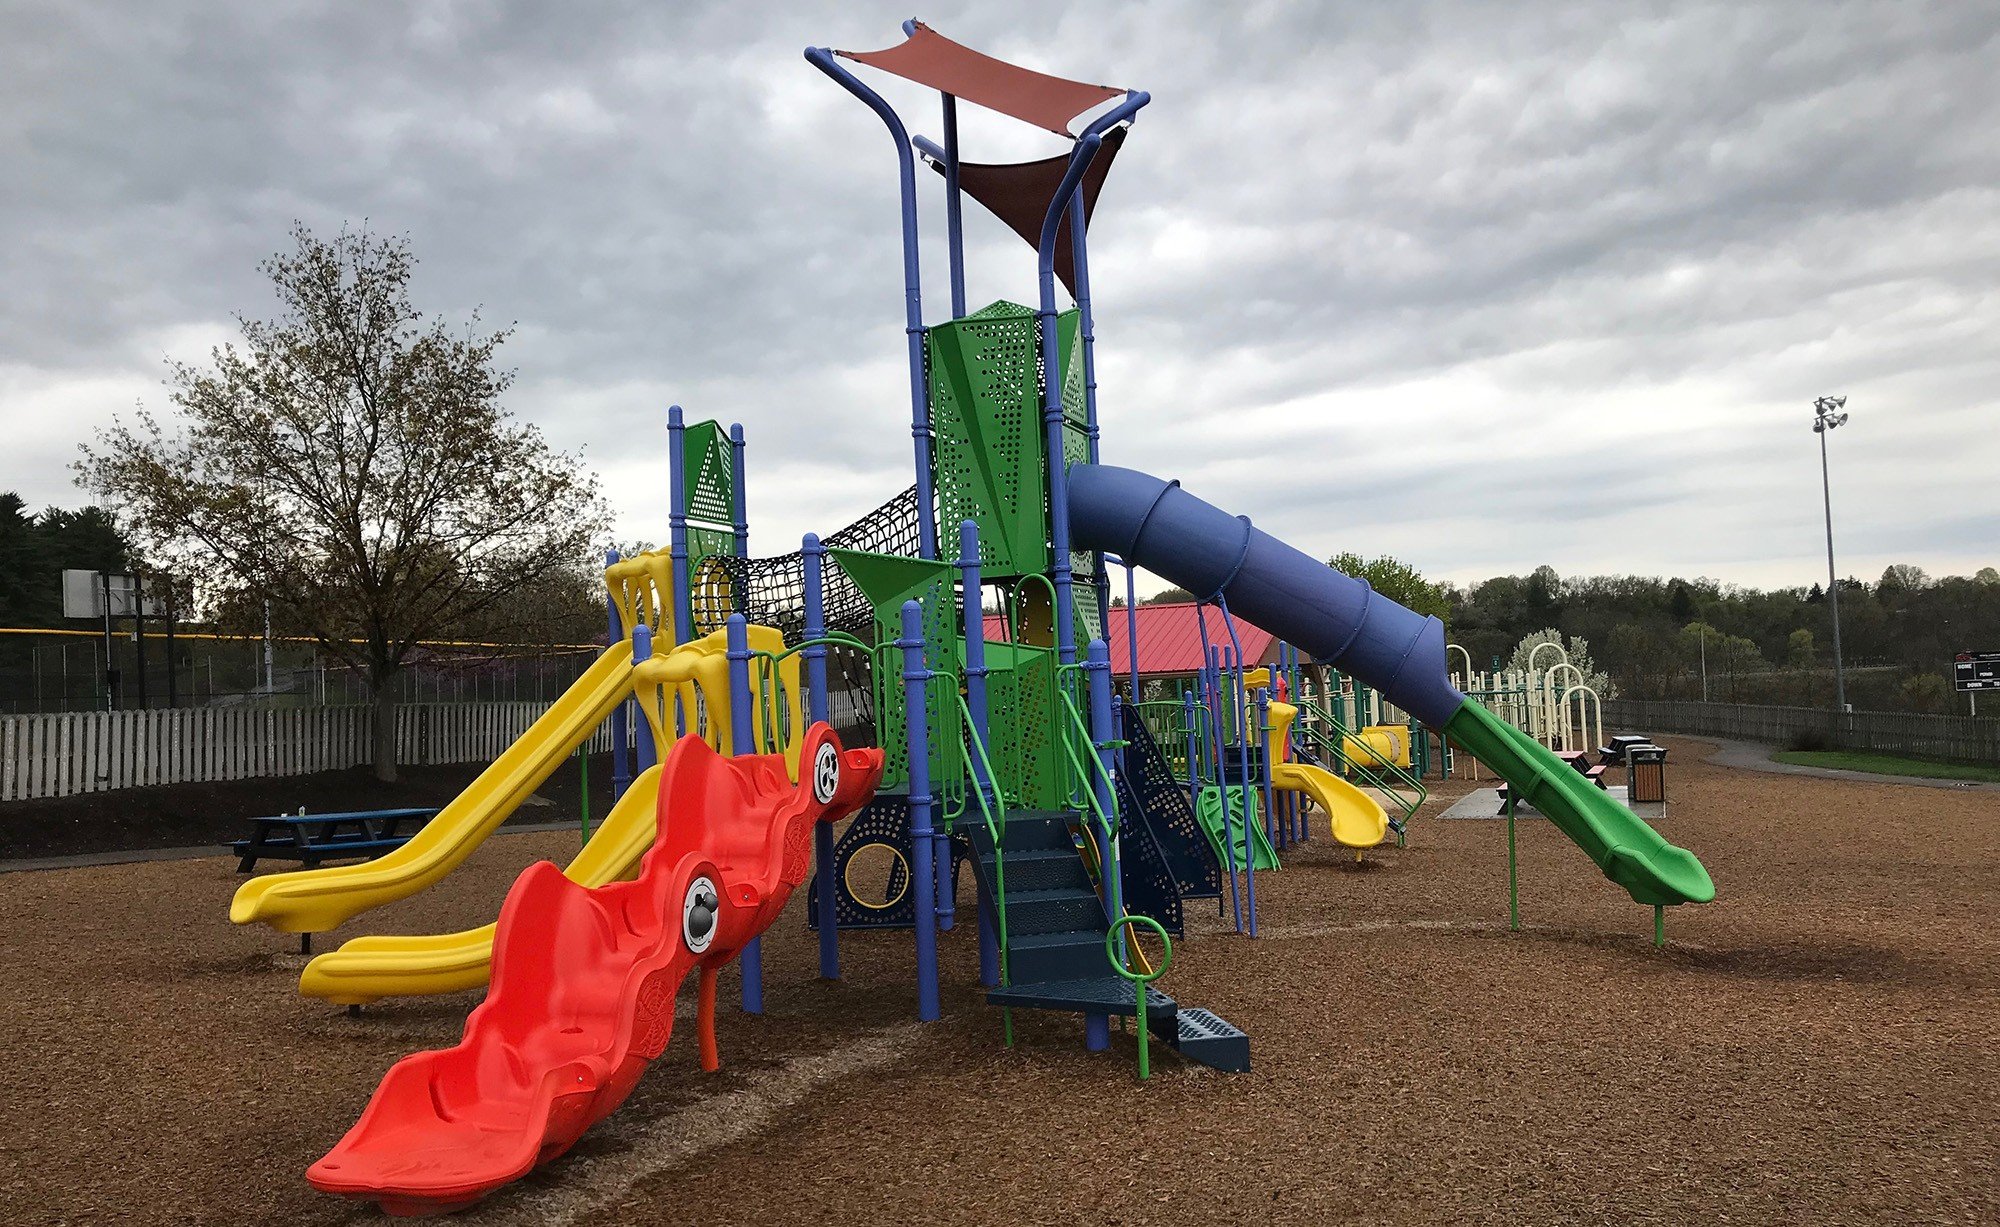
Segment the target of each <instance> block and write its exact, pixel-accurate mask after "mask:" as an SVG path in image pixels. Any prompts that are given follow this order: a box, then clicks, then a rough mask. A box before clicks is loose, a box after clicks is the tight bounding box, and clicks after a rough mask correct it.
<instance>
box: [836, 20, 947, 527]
mask: <svg viewBox="0 0 2000 1227" xmlns="http://www.w3.org/2000/svg"><path fill="white" fill-rule="evenodd" d="M805 55H806V61H807V62H808V63H810V64H811V65H812V66H813V67H815V68H817V69H819V70H820V71H821V72H823V73H825V74H826V75H827V76H829V77H832V78H833V79H834V80H835V81H837V82H839V83H840V86H841V88H842V89H845V90H846V91H847V92H848V93H850V94H853V95H854V96H855V97H856V98H859V99H860V100H861V101H863V102H865V103H867V104H868V106H869V108H870V109H871V110H873V111H874V112H875V114H876V115H877V116H878V117H879V118H880V119H881V120H882V123H883V126H885V127H886V128H888V129H889V138H890V139H891V140H892V141H894V142H895V145H896V172H897V185H898V188H899V191H900V195H901V200H902V212H903V332H904V335H905V337H906V338H907V340H908V350H909V359H910V435H911V437H912V438H913V439H914V440H915V441H916V461H917V552H918V555H919V556H920V557H923V558H936V557H937V500H936V498H935V497H934V495H933V493H932V484H931V483H932V474H931V424H930V396H929V391H928V389H927V388H926V386H925V383H924V290H923V277H922V275H921V273H920V271H919V269H918V264H917V171H916V155H915V154H914V153H912V152H911V149H910V133H909V129H907V128H905V127H904V126H903V121H902V119H901V118H900V117H899V116H898V115H897V114H896V110H895V108H894V107H892V106H890V105H889V104H888V102H887V101H885V100H884V99H883V97H882V95H880V94H878V93H876V92H875V91H874V90H872V89H869V88H868V87H867V86H866V85H864V84H862V83H861V80H860V79H859V78H858V77H856V76H855V75H854V74H853V73H851V72H849V71H847V70H846V69H845V68H843V67H841V66H840V65H839V64H838V63H836V62H835V61H834V58H833V52H832V51H831V50H829V49H828V48H825V47H808V48H806V53H805Z"/></svg>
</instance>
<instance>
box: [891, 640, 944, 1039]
mask: <svg viewBox="0 0 2000 1227" xmlns="http://www.w3.org/2000/svg"><path fill="white" fill-rule="evenodd" d="M896 646H897V647H899V648H901V649H902V650H903V713H904V719H903V724H904V726H905V727H906V728H907V729H908V730H909V753H910V855H911V857H912V858H914V860H915V862H916V863H915V864H913V865H911V866H910V885H911V888H912V889H914V890H915V891H916V894H917V897H916V900H915V905H916V922H915V926H914V927H915V931H916V938H917V1017H918V1018H919V1019H922V1020H923V1021H924V1022H933V1021H935V1020H936V1019H937V1018H938V1016H939V1013H940V1011H939V1009H938V965H937V899H936V897H935V892H936V887H937V876H936V872H935V870H934V869H933V868H932V854H933V852H934V849H933V847H932V845H931V836H932V835H933V834H934V833H935V832H934V831H933V829H932V827H931V747H930V722H929V721H928V720H926V719H925V718H924V712H925V701H926V699H927V697H928V693H929V689H930V680H931V674H930V670H929V669H928V668H926V667H925V664H924V607H923V606H922V605H921V604H919V603H918V602H916V601H904V602H903V637H902V638H901V639H898V640H897V641H896Z"/></svg>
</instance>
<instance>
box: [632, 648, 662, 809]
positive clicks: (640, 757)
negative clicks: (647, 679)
mask: <svg viewBox="0 0 2000 1227" xmlns="http://www.w3.org/2000/svg"><path fill="white" fill-rule="evenodd" d="M652 654H653V628H652V627H650V626H647V625H646V624H645V623H644V622H641V623H639V624H638V625H637V626H634V627H633V628H632V659H633V660H634V661H641V660H646V659H647V658H649V657H651V656H652ZM645 701H646V700H645V699H644V698H643V697H642V698H641V699H640V700H639V703H641V704H643V703H644V702H645ZM638 715H639V721H638V723H639V735H638V737H637V738H635V739H634V740H635V743H636V746H635V748H636V753H635V754H634V756H633V757H634V758H635V759H636V761H635V762H634V763H633V764H632V770H633V774H635V775H644V774H645V773H646V772H647V771H648V770H650V769H651V768H652V766H653V764H654V763H655V762H656V761H657V760H658V755H656V754H655V753H654V752H653V750H654V747H653V726H652V724H651V722H649V721H648V720H647V719H646V717H645V714H644V713H643V712H641V713H639V714H638Z"/></svg>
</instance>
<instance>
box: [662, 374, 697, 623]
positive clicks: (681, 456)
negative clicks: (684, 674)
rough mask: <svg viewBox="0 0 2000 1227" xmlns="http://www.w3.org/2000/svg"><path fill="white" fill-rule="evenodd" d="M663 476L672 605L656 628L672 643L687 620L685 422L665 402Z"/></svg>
mask: <svg viewBox="0 0 2000 1227" xmlns="http://www.w3.org/2000/svg"><path fill="white" fill-rule="evenodd" d="M667 464H668V465H669V466H671V467H672V472H671V473H670V474H669V475H668V478H667V491H668V498H669V500H670V505H669V506H668V508H667V544H668V548H669V550H670V551H671V555H670V556H671V557H672V559H673V564H674V591H673V594H672V595H673V606H674V607H673V608H672V609H671V610H662V611H661V614H660V618H661V621H660V630H661V631H663V632H667V633H671V634H672V635H673V637H674V642H675V643H676V644H681V643H686V642H687V641H688V639H689V638H690V637H691V636H690V635H689V633H688V632H689V626H688V623H689V622H690V621H691V620H692V619H691V618H690V617H689V613H690V610H689V608H688V522H687V497H688V495H687V423H686V422H685V421H684V420H683V419H682V416H681V407H680V406H679V405H669V406H667Z"/></svg>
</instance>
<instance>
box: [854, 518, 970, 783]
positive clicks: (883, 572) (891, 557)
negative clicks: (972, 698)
mask: <svg viewBox="0 0 2000 1227" xmlns="http://www.w3.org/2000/svg"><path fill="white" fill-rule="evenodd" d="M827 556H828V557H830V558H832V559H833V560H834V562H835V563H837V564H838V565H839V566H840V569H841V570H843V571H845V572H846V573H847V576H848V578H850V579H852V580H853V581H854V584H855V586H856V587H857V588H860V589H861V594H862V595H863V596H865V597H867V598H868V603H869V604H870V605H872V606H873V607H874V609H875V637H876V642H877V643H893V642H895V641H896V640H898V639H901V638H902V637H903V602H905V601H908V600H917V601H921V602H922V603H923V607H924V660H925V661H926V662H927V667H928V668H930V669H931V670H932V671H933V672H937V673H938V674H939V676H937V677H936V678H934V679H932V681H931V684H930V685H931V693H930V701H929V702H928V703H926V704H925V707H926V708H927V709H928V715H929V725H928V728H929V737H930V758H931V763H930V770H931V786H932V787H933V788H934V789H945V788H948V787H950V786H952V785H955V784H956V783H957V782H958V780H959V779H960V777H961V776H962V775H963V774H964V763H963V761H962V760H961V759H960V758H959V750H958V746H959V740H960V737H961V736H962V733H961V729H960V725H959V714H958V703H957V701H956V699H955V698H954V695H955V693H956V687H957V685H958V677H957V669H956V664H957V660H958V657H957V655H956V654H957V652H958V648H959V645H960V643H961V642H962V640H960V638H959V636H958V601H957V599H956V596H955V593H954V587H953V583H952V581H953V579H954V577H955V573H956V568H955V567H953V566H952V565H951V564H950V563H944V562H926V561H924V560H923V559H920V558H903V557H900V556H899V555H895V554H869V553H864V552H863V551H860V550H842V549H829V550H828V551H827ZM940 667H941V668H940ZM873 673H874V675H875V743H876V744H877V745H879V746H880V747H882V758H883V768H882V783H881V786H880V787H881V788H882V790H883V791H884V792H892V791H895V790H898V789H903V788H907V787H908V786H909V780H910V759H909V724H908V713H907V710H906V708H907V705H906V704H905V703H904V702H903V657H902V654H901V653H900V652H898V651H895V650H893V649H889V650H884V651H882V652H879V653H877V655H876V657H875V668H874V670H873Z"/></svg>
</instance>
